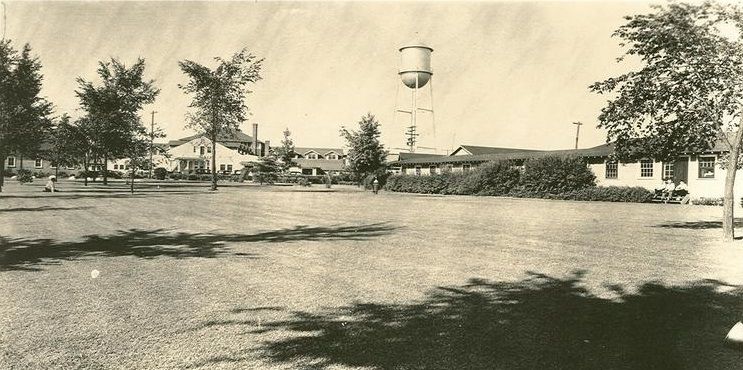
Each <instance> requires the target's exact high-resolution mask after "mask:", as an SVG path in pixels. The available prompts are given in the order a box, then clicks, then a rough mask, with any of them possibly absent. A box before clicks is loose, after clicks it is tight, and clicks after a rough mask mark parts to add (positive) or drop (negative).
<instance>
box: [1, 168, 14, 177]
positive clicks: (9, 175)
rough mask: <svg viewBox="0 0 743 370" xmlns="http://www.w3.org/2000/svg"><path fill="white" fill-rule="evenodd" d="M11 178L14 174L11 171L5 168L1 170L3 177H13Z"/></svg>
mask: <svg viewBox="0 0 743 370" xmlns="http://www.w3.org/2000/svg"><path fill="white" fill-rule="evenodd" d="M13 176H15V173H14V172H13V170H9V169H7V168H6V169H4V170H3V177H13Z"/></svg>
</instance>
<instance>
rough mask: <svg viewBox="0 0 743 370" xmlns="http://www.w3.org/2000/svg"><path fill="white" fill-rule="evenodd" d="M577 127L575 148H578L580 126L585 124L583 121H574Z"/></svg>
mask: <svg viewBox="0 0 743 370" xmlns="http://www.w3.org/2000/svg"><path fill="white" fill-rule="evenodd" d="M573 124H574V125H575V126H577V127H576V130H575V149H578V136H580V126H582V125H583V123H581V122H573Z"/></svg>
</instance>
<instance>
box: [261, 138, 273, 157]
mask: <svg viewBox="0 0 743 370" xmlns="http://www.w3.org/2000/svg"><path fill="white" fill-rule="evenodd" d="M263 152H264V153H265V154H264V155H269V154H270V153H271V141H270V140H266V141H264V142H263Z"/></svg>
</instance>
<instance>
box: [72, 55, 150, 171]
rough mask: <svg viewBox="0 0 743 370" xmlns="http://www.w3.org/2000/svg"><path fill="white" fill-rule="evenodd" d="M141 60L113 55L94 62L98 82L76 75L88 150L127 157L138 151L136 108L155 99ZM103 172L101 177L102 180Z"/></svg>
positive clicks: (104, 155) (142, 134) (109, 156)
mask: <svg viewBox="0 0 743 370" xmlns="http://www.w3.org/2000/svg"><path fill="white" fill-rule="evenodd" d="M144 71H145V61H144V59H142V58H139V59H137V62H135V63H134V64H133V65H132V66H131V67H127V66H126V65H124V64H123V63H122V62H120V61H119V60H117V59H114V58H112V59H111V61H110V62H99V63H98V70H97V72H98V77H99V78H100V83H99V84H98V85H94V84H93V83H92V82H90V81H87V80H85V79H83V78H82V77H78V78H77V83H78V90H76V91H75V94H76V95H77V97H78V98H79V99H80V106H81V107H82V108H83V110H85V112H86V115H85V121H84V122H85V125H86V126H87V127H86V133H87V136H88V138H89V142H90V145H91V152H92V153H91V154H92V155H93V156H94V157H96V158H103V161H104V163H105V162H106V161H107V160H109V159H117V158H131V156H132V155H139V154H140V152H141V149H142V141H143V139H142V138H143V137H146V136H147V129H146V128H145V127H144V125H143V124H142V121H141V119H140V116H139V111H141V110H142V108H143V106H144V105H145V104H150V103H152V102H154V101H155V97H157V95H158V94H159V92H160V90H158V89H157V88H156V87H155V85H154V81H153V80H145V79H144ZM106 179H107V176H104V177H103V181H104V183H106Z"/></svg>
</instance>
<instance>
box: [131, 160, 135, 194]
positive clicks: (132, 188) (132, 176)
mask: <svg viewBox="0 0 743 370" xmlns="http://www.w3.org/2000/svg"><path fill="white" fill-rule="evenodd" d="M131 181H132V183H131V188H130V190H131V192H132V194H134V166H132V174H131Z"/></svg>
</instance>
